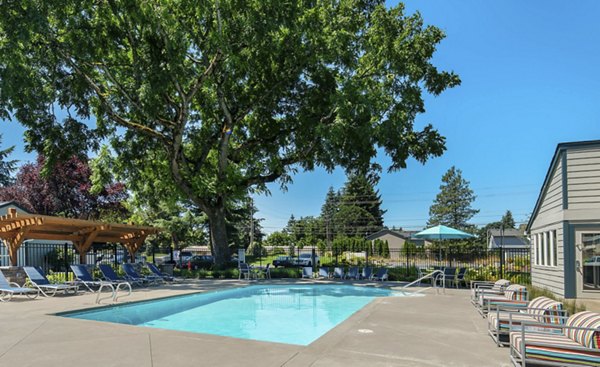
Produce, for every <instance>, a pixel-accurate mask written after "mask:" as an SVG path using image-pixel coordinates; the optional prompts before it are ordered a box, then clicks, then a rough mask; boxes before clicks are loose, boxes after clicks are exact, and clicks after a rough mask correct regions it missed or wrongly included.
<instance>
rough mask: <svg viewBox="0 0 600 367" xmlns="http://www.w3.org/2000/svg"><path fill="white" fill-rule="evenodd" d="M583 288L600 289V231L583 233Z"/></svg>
mask: <svg viewBox="0 0 600 367" xmlns="http://www.w3.org/2000/svg"><path fill="white" fill-rule="evenodd" d="M581 245H582V257H583V289H584V290H596V291H597V290H600V233H582V234H581Z"/></svg>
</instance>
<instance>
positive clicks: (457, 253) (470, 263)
mask: <svg viewBox="0 0 600 367" xmlns="http://www.w3.org/2000/svg"><path fill="white" fill-rule="evenodd" d="M312 252H313V249H312V248H304V249H298V248H294V249H293V250H292V249H288V250H287V251H286V250H283V249H281V248H263V249H262V250H261V251H260V253H256V254H247V255H246V257H247V262H249V263H253V264H258V265H263V266H264V265H266V264H267V263H270V264H271V265H274V264H281V263H284V264H285V265H284V266H303V265H311V266H312V265H313V262H312ZM309 254H310V256H309ZM253 255H254V256H253ZM314 256H315V261H314V265H316V266H328V267H332V266H333V267H348V266H371V267H386V268H388V269H390V270H393V274H395V275H396V276H395V277H396V278H402V279H408V280H410V279H416V277H417V276H418V274H423V273H424V272H426V271H428V270H433V269H440V268H445V267H453V268H457V269H459V268H462V267H464V268H467V278H469V279H474V280H495V279H500V278H507V279H509V280H511V281H512V282H517V283H520V284H529V283H531V260H530V259H531V258H530V249H529V248H504V249H501V248H497V249H469V248H458V247H453V248H412V249H386V250H384V251H381V252H380V253H374V252H373V251H343V252H340V251H333V250H322V249H314Z"/></svg>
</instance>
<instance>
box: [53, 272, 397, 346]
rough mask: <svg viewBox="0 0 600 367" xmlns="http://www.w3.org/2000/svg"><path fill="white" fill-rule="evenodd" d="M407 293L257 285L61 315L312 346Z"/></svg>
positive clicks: (384, 290) (328, 287) (327, 287)
mask: <svg viewBox="0 0 600 367" xmlns="http://www.w3.org/2000/svg"><path fill="white" fill-rule="evenodd" d="M403 295H407V294H404V293H401V292H394V291H391V290H389V289H381V288H372V287H354V286H348V285H319V284H309V285H255V286H249V287H245V288H235V289H228V290H223V291H217V292H209V293H195V294H191V295H186V296H178V297H170V298H164V299H159V300H154V301H144V302H137V303H131V304H126V305H118V306H109V307H103V308H97V309H92V310H87V311H74V312H69V313H63V314H60V316H63V317H71V318H78V319H86V320H96V321H106V322H114V323H120V324H128V325H138V326H144V327H154V328H160V329H170V330H178V331H188V332H195V333H206V334H214V335H221V336H230V337H235V338H243V339H253V340H261V341H269V342H278V343H288V344H297V345H308V344H310V343H312V342H313V341H315V340H316V339H318V338H319V337H320V336H322V335H323V334H325V333H326V332H327V331H329V330H330V329H332V328H333V327H335V326H336V325H338V324H339V323H341V322H342V321H344V320H346V319H347V318H348V317H350V315H352V314H353V313H355V312H356V311H358V310H360V309H361V308H363V307H364V306H365V305H366V304H368V303H369V302H371V301H372V300H373V299H375V298H376V297H388V296H403Z"/></svg>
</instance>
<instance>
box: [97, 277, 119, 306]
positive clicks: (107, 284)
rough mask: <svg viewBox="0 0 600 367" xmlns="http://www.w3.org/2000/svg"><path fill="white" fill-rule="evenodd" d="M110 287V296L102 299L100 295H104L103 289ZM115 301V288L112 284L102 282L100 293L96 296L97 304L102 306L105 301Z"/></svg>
mask: <svg viewBox="0 0 600 367" xmlns="http://www.w3.org/2000/svg"><path fill="white" fill-rule="evenodd" d="M104 287H108V288H110V296H107V297H102V298H100V294H102V288H104ZM110 298H112V299H114V298H115V287H113V285H112V284H111V283H107V282H101V283H100V288H98V293H97V294H96V304H100V302H101V301H103V300H105V299H110Z"/></svg>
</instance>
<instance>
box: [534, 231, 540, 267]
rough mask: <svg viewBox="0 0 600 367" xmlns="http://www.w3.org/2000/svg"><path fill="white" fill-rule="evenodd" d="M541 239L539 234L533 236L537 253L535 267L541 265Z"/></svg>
mask: <svg viewBox="0 0 600 367" xmlns="http://www.w3.org/2000/svg"><path fill="white" fill-rule="evenodd" d="M539 246H540V239H539V234H535V235H533V251H535V265H540V249H539Z"/></svg>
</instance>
